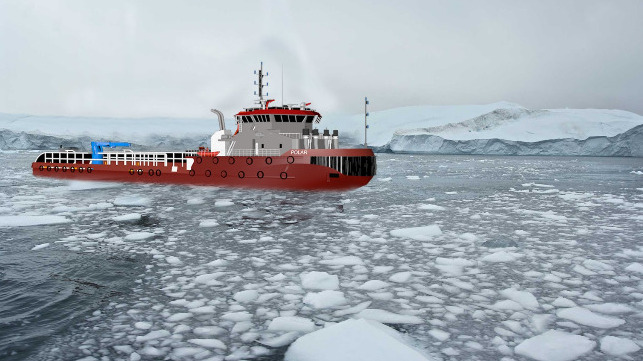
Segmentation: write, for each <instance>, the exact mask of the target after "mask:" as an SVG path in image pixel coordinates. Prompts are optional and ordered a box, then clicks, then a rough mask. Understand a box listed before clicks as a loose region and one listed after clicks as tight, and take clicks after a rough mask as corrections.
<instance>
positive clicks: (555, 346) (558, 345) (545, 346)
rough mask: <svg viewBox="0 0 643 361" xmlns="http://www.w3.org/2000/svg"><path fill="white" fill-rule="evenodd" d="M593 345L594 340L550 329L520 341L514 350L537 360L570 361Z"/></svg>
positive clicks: (589, 349)
mask: <svg viewBox="0 0 643 361" xmlns="http://www.w3.org/2000/svg"><path fill="white" fill-rule="evenodd" d="M594 347H596V342H594V341H592V340H590V339H588V338H587V337H584V336H579V335H572V334H570V333H567V332H562V331H556V330H550V331H547V332H545V333H543V334H540V335H538V336H534V337H532V338H529V339H527V340H525V341H523V342H521V343H520V344H519V345H518V346H516V348H515V351H516V353H517V354H519V355H522V356H527V357H529V358H532V359H534V360H538V361H571V360H575V359H577V358H578V357H580V356H582V355H584V354H586V353H588V352H590V351H591V350H592V349H594Z"/></svg>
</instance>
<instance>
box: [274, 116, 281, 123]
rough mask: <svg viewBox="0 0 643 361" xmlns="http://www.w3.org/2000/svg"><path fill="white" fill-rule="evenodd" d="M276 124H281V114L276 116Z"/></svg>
mask: <svg viewBox="0 0 643 361" xmlns="http://www.w3.org/2000/svg"><path fill="white" fill-rule="evenodd" d="M275 122H279V123H281V115H280V114H275Z"/></svg>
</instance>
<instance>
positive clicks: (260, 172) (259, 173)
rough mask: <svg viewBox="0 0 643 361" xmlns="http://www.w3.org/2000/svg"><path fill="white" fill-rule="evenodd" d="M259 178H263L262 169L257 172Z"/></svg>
mask: <svg viewBox="0 0 643 361" xmlns="http://www.w3.org/2000/svg"><path fill="white" fill-rule="evenodd" d="M257 178H259V179H261V178H263V172H262V171H258V172H257Z"/></svg>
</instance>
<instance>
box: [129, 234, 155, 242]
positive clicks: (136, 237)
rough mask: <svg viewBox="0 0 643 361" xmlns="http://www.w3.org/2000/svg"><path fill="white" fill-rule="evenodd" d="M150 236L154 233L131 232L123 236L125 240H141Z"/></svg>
mask: <svg viewBox="0 0 643 361" xmlns="http://www.w3.org/2000/svg"><path fill="white" fill-rule="evenodd" d="M150 237H154V233H152V232H132V233H130V234H128V235H127V236H125V240H126V241H142V240H144V239H148V238H150Z"/></svg>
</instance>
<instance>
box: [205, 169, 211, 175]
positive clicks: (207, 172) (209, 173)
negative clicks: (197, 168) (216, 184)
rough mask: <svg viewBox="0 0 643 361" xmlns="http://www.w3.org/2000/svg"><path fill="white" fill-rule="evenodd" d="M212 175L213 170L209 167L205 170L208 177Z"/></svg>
mask: <svg viewBox="0 0 643 361" xmlns="http://www.w3.org/2000/svg"><path fill="white" fill-rule="evenodd" d="M211 175H212V172H211V171H210V170H209V169H208V170H206V171H205V176H206V177H209V176H211Z"/></svg>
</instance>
